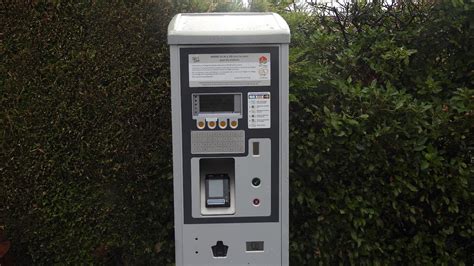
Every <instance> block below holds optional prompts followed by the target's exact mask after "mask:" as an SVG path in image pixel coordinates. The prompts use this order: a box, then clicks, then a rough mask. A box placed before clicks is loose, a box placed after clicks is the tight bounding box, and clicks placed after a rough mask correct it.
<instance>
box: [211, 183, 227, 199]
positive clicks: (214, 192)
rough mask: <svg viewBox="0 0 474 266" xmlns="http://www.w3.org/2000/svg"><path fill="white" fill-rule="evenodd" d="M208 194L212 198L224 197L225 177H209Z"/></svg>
mask: <svg viewBox="0 0 474 266" xmlns="http://www.w3.org/2000/svg"><path fill="white" fill-rule="evenodd" d="M208 194H209V197H211V198H221V197H224V180H223V179H209V184H208Z"/></svg>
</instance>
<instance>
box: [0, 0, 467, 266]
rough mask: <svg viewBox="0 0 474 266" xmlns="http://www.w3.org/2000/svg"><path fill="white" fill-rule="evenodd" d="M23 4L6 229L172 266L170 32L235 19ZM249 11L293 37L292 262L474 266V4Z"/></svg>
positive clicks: (153, 9) (47, 249) (5, 139)
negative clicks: (275, 20)
mask: <svg viewBox="0 0 474 266" xmlns="http://www.w3.org/2000/svg"><path fill="white" fill-rule="evenodd" d="M17 2H20V1H5V2H3V3H2V6H1V8H2V11H1V13H0V14H1V19H0V24H1V26H2V34H1V38H2V43H1V45H0V54H1V57H0V58H1V64H0V73H1V75H0V125H1V127H0V177H1V181H0V229H2V228H3V229H4V230H5V232H6V235H7V237H8V238H10V239H11V240H12V241H13V250H12V253H13V255H15V256H16V259H17V261H18V262H19V263H21V264H33V263H34V264H53V263H60V264H64V263H67V264H84V263H99V264H103V263H119V262H124V263H126V264H132V265H134V264H154V265H169V264H172V263H173V261H174V246H173V204H172V185H171V184H172V176H171V138H170V135H171V132H170V103H169V68H168V60H169V58H168V50H167V45H166V28H167V25H168V22H169V20H170V18H171V16H172V14H173V13H175V12H177V11H179V10H186V11H195V10H199V11H214V10H220V9H219V8H221V9H225V8H227V7H226V6H225V5H223V4H222V3H221V4H222V5H220V6H219V5H217V6H216V5H214V6H209V5H206V4H202V3H199V1H194V0H189V1H166V0H156V1H143V2H141V1H136V2H135V1H87V2H86V1H83V2H81V3H75V1H33V2H32V3H28V1H26V2H25V3H26V4H18V3H17ZM217 2H218V3H220V2H219V1H217ZM251 2H252V3H253V4H252V5H253V6H254V7H255V9H262V8H271V6H272V3H273V4H274V8H275V10H280V11H281V12H284V14H283V15H284V16H285V18H286V19H287V21H288V22H289V24H290V27H291V29H292V44H291V55H290V83H291V105H290V109H291V114H290V116H291V120H290V123H291V132H290V133H291V134H290V142H291V151H290V152H291V154H290V160H291V161H290V163H291V173H290V178H291V194H290V195H291V198H290V208H291V217H290V219H291V227H290V231H291V239H290V241H291V243H290V246H291V247H290V254H291V264H292V265H314V264H318V263H320V264H334V263H336V262H339V263H352V264H396V265H398V264H433V263H436V264H454V265H456V264H468V265H469V264H472V262H473V258H472V254H474V244H473V242H472V239H473V237H474V233H473V230H474V222H473V218H474V217H473V216H474V214H473V213H474V212H473V207H472V206H473V193H474V192H473V182H472V181H473V180H472V176H473V175H474V173H473V167H472V160H473V159H472V158H473V156H474V155H473V151H472V147H473V145H474V143H473V138H472V135H473V134H472V128H473V125H474V111H473V110H474V104H473V95H474V93H473V92H474V89H473V87H474V84H473V80H474V72H473V71H472V70H473V69H474V50H473V49H472V44H473V36H474V33H473V29H472V28H471V27H472V26H471V27H470V25H469V22H470V21H469V19H470V17H472V16H470V12H472V8H470V6H468V5H467V4H464V3H462V2H459V1H453V2H449V3H445V2H436V3H435V2H433V1H430V2H428V3H423V2H419V3H418V4H412V3H410V2H398V3H397V4H396V5H384V4H383V3H381V2H378V1H375V2H374V3H368V4H366V3H362V2H359V4H357V3H352V4H346V5H343V6H340V7H338V8H333V7H328V6H318V5H308V6H306V7H305V10H306V12H305V13H301V12H294V10H295V8H293V9H291V8H289V9H288V8H286V9H285V8H282V7H285V4H284V3H281V2H283V1H251ZM170 3H171V4H170ZM209 3H210V2H209ZM229 3H230V2H226V3H224V4H229ZM239 3H240V2H238V1H237V2H235V3H230V4H232V5H236V6H238V8H239V9H241V8H242V6H241V5H240V4H239ZM230 4H229V5H230ZM196 5H197V6H196ZM257 7H258V8H257ZM285 10H286V11H285ZM289 10H293V11H289Z"/></svg>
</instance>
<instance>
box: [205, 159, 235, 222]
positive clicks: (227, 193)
mask: <svg viewBox="0 0 474 266" xmlns="http://www.w3.org/2000/svg"><path fill="white" fill-rule="evenodd" d="M199 177H200V182H199V183H200V190H201V193H200V195H201V196H200V198H201V204H200V205H201V215H210V216H212V215H213V216H219V215H231V214H234V213H235V160H234V158H201V159H200V160H199Z"/></svg>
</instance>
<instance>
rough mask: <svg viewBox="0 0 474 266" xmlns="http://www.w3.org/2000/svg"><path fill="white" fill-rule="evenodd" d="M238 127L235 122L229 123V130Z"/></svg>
mask: <svg viewBox="0 0 474 266" xmlns="http://www.w3.org/2000/svg"><path fill="white" fill-rule="evenodd" d="M237 125H238V123H237V120H233V121H230V127H231V128H236V127H237Z"/></svg>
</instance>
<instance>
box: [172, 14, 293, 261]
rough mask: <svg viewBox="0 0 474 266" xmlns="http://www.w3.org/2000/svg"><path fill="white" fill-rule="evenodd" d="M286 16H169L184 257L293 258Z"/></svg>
mask: <svg viewBox="0 0 474 266" xmlns="http://www.w3.org/2000/svg"><path fill="white" fill-rule="evenodd" d="M289 41H290V31H289V28H288V25H287V23H286V22H285V21H284V20H283V19H282V17H280V16H279V15H278V14H275V13H207V14H178V15H176V16H175V17H174V18H173V20H172V21H171V22H170V24H169V28H168V43H169V45H170V60H171V104H172V134H173V186H174V214H175V243H176V264H177V265H288V44H289Z"/></svg>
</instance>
